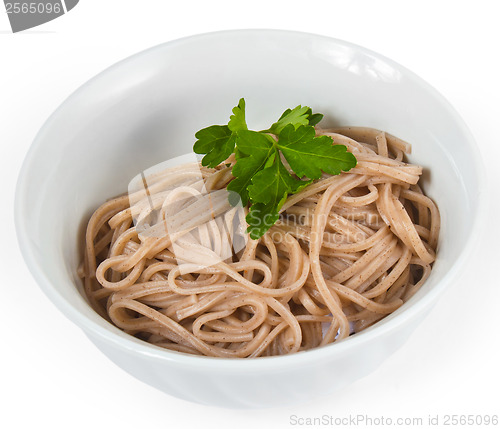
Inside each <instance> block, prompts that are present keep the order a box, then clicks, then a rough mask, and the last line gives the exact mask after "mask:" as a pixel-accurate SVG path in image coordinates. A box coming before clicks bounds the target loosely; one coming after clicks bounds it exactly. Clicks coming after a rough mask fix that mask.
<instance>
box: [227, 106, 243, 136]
mask: <svg viewBox="0 0 500 429" xmlns="http://www.w3.org/2000/svg"><path fill="white" fill-rule="evenodd" d="M227 125H228V127H229V129H230V130H231V131H232V132H233V133H235V132H238V131H241V130H248V127H247V123H246V120H245V99H244V98H240V101H239V103H238V105H237V106H236V107H235V108H234V109H233V114H232V115H231V116H230V117H229V123H228V124H227Z"/></svg>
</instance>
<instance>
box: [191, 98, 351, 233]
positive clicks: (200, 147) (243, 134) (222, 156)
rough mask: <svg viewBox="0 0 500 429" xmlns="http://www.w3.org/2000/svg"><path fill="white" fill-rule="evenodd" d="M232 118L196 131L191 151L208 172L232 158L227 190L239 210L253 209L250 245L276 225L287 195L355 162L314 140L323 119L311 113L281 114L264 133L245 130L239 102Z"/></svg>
mask: <svg viewBox="0 0 500 429" xmlns="http://www.w3.org/2000/svg"><path fill="white" fill-rule="evenodd" d="M232 112H233V114H232V115H231V116H230V118H229V123H228V124H227V125H212V126H210V127H207V128H203V129H202V130H200V131H198V132H197V133H196V134H195V137H196V138H197V139H198V140H197V141H196V143H195V144H194V147H193V150H194V152H195V153H197V154H203V155H205V156H204V157H203V159H202V165H204V166H206V167H210V168H214V167H216V166H218V165H219V164H220V163H222V162H223V161H225V160H226V159H227V158H228V157H229V156H230V155H231V154H232V153H234V154H235V156H236V163H235V164H234V166H233V168H232V174H233V176H234V177H235V178H234V180H232V181H231V182H230V183H229V185H228V186H227V189H228V190H229V191H233V192H235V193H237V194H238V195H239V197H240V198H241V202H242V204H243V205H247V204H248V203H250V204H251V205H250V210H249V213H248V215H247V217H246V220H247V223H248V225H249V226H248V232H249V234H250V237H251V238H253V239H258V238H260V237H262V235H264V234H265V232H266V231H267V230H268V229H269V228H270V227H271V226H273V225H274V224H275V223H276V221H277V220H278V218H279V211H280V209H281V207H282V206H283V204H284V203H285V201H286V199H287V197H288V196H289V195H291V194H295V193H297V192H299V191H300V190H301V189H303V188H304V187H306V186H307V185H309V184H310V183H311V182H312V181H313V180H315V179H319V178H320V177H321V174H322V173H323V172H325V173H328V174H332V175H336V174H340V172H341V171H348V170H350V169H351V168H353V167H355V166H356V158H355V157H354V155H353V154H352V153H350V152H347V148H346V147H345V146H344V145H334V144H333V139H332V138H331V137H329V136H319V137H316V131H315V129H314V125H316V124H317V123H318V122H319V121H321V119H322V118H323V115H322V114H320V113H314V114H313V112H312V109H311V108H310V107H307V106H304V107H302V106H297V107H295V108H294V109H287V110H285V112H283V114H282V115H281V117H280V118H279V119H278V121H276V122H275V123H274V124H272V125H271V127H269V129H267V130H263V131H251V130H249V129H248V126H247V123H246V119H245V100H244V99H243V98H242V99H240V101H239V103H238V105H237V106H236V107H235V108H234V109H233V110H232ZM282 157H283V158H284V159H285V160H286V161H287V163H288V165H289V166H290V169H291V170H292V171H289V169H287V167H285V165H284V164H283V161H282ZM233 195H234V194H233ZM232 203H233V204H234V203H235V201H232Z"/></svg>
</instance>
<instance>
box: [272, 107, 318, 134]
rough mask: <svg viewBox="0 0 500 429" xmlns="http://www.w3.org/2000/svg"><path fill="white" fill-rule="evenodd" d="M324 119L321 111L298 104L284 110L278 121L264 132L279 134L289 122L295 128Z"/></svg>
mask: <svg viewBox="0 0 500 429" xmlns="http://www.w3.org/2000/svg"><path fill="white" fill-rule="evenodd" d="M321 119H323V115H322V114H321V113H315V114H313V113H312V109H311V108H310V107H307V106H304V107H302V106H300V105H298V106H297V107H295V108H294V109H287V110H285V111H284V112H283V114H282V115H281V116H280V118H279V119H278V121H277V122H275V123H274V124H272V125H271V128H269V129H268V130H265V131H263V132H268V133H271V134H276V135H279V134H280V133H281V130H282V129H283V128H285V127H286V126H287V125H288V124H292V125H293V126H294V127H295V128H298V127H300V126H301V125H316V124H317V123H318V122H319V121H321Z"/></svg>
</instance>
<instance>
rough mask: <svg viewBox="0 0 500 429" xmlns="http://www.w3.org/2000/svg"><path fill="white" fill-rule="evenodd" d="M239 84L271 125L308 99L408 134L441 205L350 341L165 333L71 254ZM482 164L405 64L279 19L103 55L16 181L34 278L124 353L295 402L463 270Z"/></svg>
mask: <svg viewBox="0 0 500 429" xmlns="http://www.w3.org/2000/svg"><path fill="white" fill-rule="evenodd" d="M240 97H245V98H246V102H247V111H248V114H247V118H248V121H249V123H250V125H252V126H253V127H254V128H256V129H259V127H260V128H265V127H266V126H267V125H269V123H270V121H272V120H273V119H274V118H276V116H277V115H279V114H280V113H281V112H282V111H283V110H284V109H285V108H288V107H294V106H296V105H297V104H302V105H308V106H312V107H313V109H314V111H319V112H322V113H324V114H325V117H326V119H325V120H324V122H322V125H323V124H325V125H328V124H338V125H360V126H369V127H375V128H379V129H382V130H386V131H388V132H390V133H391V134H394V135H396V136H399V137H401V138H403V139H405V140H407V141H409V142H410V143H412V145H413V154H412V155H411V157H410V160H411V161H412V162H414V163H417V164H421V165H423V166H424V167H425V169H426V173H425V175H424V186H425V190H426V192H427V193H428V194H429V195H430V196H431V197H432V198H433V199H434V200H435V201H436V202H437V204H438V206H439V208H440V211H441V215H442V231H441V237H440V242H439V250H438V258H437V260H436V262H435V265H434V269H433V271H432V274H431V276H430V278H429V279H428V280H427V282H426V283H425V285H424V286H423V287H422V289H421V290H420V291H419V292H418V293H417V294H416V295H415V296H414V297H413V298H412V299H411V300H410V301H409V302H408V303H406V304H405V305H404V306H403V307H402V308H400V309H399V310H397V311H396V312H394V313H393V314H391V315H390V316H388V317H387V318H385V319H383V320H382V321H381V322H379V323H377V324H376V325H375V326H373V327H372V328H369V329H367V330H365V331H364V332H361V333H358V334H356V335H354V336H352V337H349V338H347V339H345V340H343V341H342V342H339V343H337V344H332V345H329V346H326V347H323V348H319V349H316V350H312V351H307V352H301V353H297V354H295V355H291V356H279V357H266V358H258V359H254V360H237V359H232V360H228V359H220V358H209V357H198V356H190V355H185V354H181V353H177V352H172V351H168V350H164V349H161V348H157V347H155V346H152V345H149V344H147V343H145V342H142V341H140V340H138V339H136V338H133V337H132V336H129V335H127V334H125V333H124V332H122V331H120V330H119V329H118V328H116V327H114V326H112V325H111V324H109V323H108V322H106V321H105V320H104V319H102V318H101V317H100V316H98V315H97V314H96V313H95V312H94V311H93V310H92V309H91V308H90V306H89V305H88V303H87V301H86V299H85V298H84V296H83V293H82V288H81V284H80V280H79V279H78V277H77V275H76V268H77V265H78V264H79V262H80V260H81V258H82V252H81V249H82V237H83V230H84V227H85V223H86V221H87V220H88V218H89V216H90V214H91V213H92V211H93V210H94V209H95V208H96V207H97V206H98V205H99V204H100V203H101V202H102V201H104V200H105V199H107V198H109V197H111V196H114V195H116V194H119V193H121V192H124V191H125V190H126V188H127V184H128V182H129V180H130V179H131V178H132V177H133V176H135V175H136V174H137V173H139V172H141V171H142V170H144V169H146V168H148V167H149V166H152V165H155V164H157V163H159V162H161V161H164V160H166V159H169V158H172V157H174V156H178V155H182V154H185V153H188V152H190V151H191V149H192V145H193V142H194V133H195V132H196V131H197V130H199V129H201V128H203V127H205V126H208V125H211V124H220V123H227V119H228V116H229V114H230V110H231V108H232V107H233V106H234V105H235V104H236V103H237V101H238V99H239V98H240ZM483 184H484V179H483V176H482V164H481V160H480V159H479V155H478V150H477V148H476V146H475V143H474V141H473V138H472V137H471V135H470V133H469V131H468V130H467V128H466V126H465V125H464V123H463V121H462V120H461V119H460V117H459V116H458V114H457V113H456V112H455V110H454V109H453V108H452V107H451V106H450V105H449V104H448V102H447V101H446V100H445V99H444V98H443V97H442V96H441V95H439V94H438V93H437V92H436V91H435V90H434V89H433V88H432V87H430V86H429V85H428V84H427V83H426V82H424V81H423V80H422V79H420V78H419V77H418V76H416V75H415V74H413V73H412V72H410V71H408V70H407V69H405V68H404V67H402V66H400V65H398V64H396V63H394V62H393V61H391V60H389V59H387V58H384V57H383V56H381V55H378V54H376V53H374V52H371V51H369V50H367V49H364V48H361V47H359V46H355V45H352V44H350V43H346V42H343V41H340V40H335V39H331V38H327V37H322V36H317V35H311V34H303V33H295V32H286V31H273V30H243V31H229V32H217V33H210V34H204V35H199V36H194V37H189V38H185V39H181V40H176V41H173V42H169V43H166V44H163V45H160V46H157V47H155V48H152V49H149V50H147V51H145V52H142V53H139V54H137V55H134V56H132V57H130V58H128V59H126V60H124V61H122V62H120V63H118V64H116V65H115V66H113V67H111V68H109V69H108V70H106V71H104V72H103V73H101V74H100V75H98V76H97V77H95V78H94V79H92V80H91V81H89V82H88V83H86V84H85V85H83V86H82V87H81V88H80V89H78V90H77V91H76V92H75V93H74V94H73V95H71V96H70V97H69V98H68V99H67V100H66V101H65V102H64V103H63V104H62V106H61V107H59V109H58V110H57V111H56V112H55V113H54V114H53V115H52V116H51V117H50V118H49V119H48V121H47V122H46V124H45V125H44V126H43V128H42V129H41V130H40V132H39V134H38V136H37V137H36V139H35V141H34V143H33V145H32V147H31V149H30V151H29V153H28V155H27V157H26V160H25V162H24V165H23V168H22V171H21V174H20V176H19V181H18V186H17V195H16V220H17V225H16V226H17V233H18V237H19V242H20V246H21V249H22V253H23V255H24V258H25V260H26V263H27V264H28V267H29V269H30V270H31V272H32V274H33V276H34V278H35V279H36V281H37V282H38V283H39V284H40V287H41V288H42V289H43V291H44V292H45V293H46V294H47V296H48V297H49V298H50V299H51V300H52V301H53V302H54V304H55V305H56V306H57V307H58V308H59V309H60V310H61V311H62V312H63V313H64V314H65V315H66V316H67V317H68V318H70V319H71V320H72V321H73V322H74V323H76V324H77V325H78V326H80V327H81V328H82V329H83V330H84V331H85V333H86V334H87V335H88V337H89V338H90V339H91V341H93V342H94V343H95V344H96V346H97V347H99V348H100V349H101V350H102V351H103V353H105V354H106V355H107V356H108V357H109V358H110V359H111V360H112V361H113V362H115V363H116V364H117V365H119V366H120V367H122V368H123V369H125V370H126V371H128V372H129V373H130V374H132V375H133V376H135V377H137V378H138V379H140V380H142V381H144V382H146V383H149V384H150V385H152V386H154V387H157V388H158V389H160V390H163V391H164V392H167V393H169V394H171V395H174V396H177V397H179V398H184V399H187V400H190V401H195V402H200V403H204V404H213V405H218V406H224V407H263V406H274V405H279V404H289V403H292V402H298V401H303V400H307V399H310V398H312V397H314V396H317V395H323V394H326V393H329V392H331V391H333V390H335V389H339V388H340V387H342V386H344V385H346V384H348V383H351V382H353V381H354V380H356V379H358V378H360V377H362V376H365V375H367V374H368V373H369V372H371V371H372V370H374V369H375V368H376V367H378V366H379V365H380V364H381V363H382V361H383V360H384V359H385V358H386V357H388V356H389V355H390V354H391V353H392V352H394V351H395V350H396V349H397V348H398V347H400V346H401V345H402V344H403V343H404V341H405V340H406V339H407V338H408V335H409V334H410V332H411V331H412V330H413V329H414V328H415V327H416V326H417V324H418V323H419V322H420V321H421V320H422V319H423V318H424V316H425V315H426V314H427V313H428V311H429V310H430V309H431V307H432V305H433V304H434V303H435V302H436V300H437V298H438V296H439V295H440V294H441V292H442V291H443V290H444V289H445V288H446V287H447V286H448V285H450V283H451V282H452V281H454V280H455V279H456V277H457V272H458V269H459V268H460V267H462V266H463V265H464V264H465V262H466V256H467V253H468V251H470V249H471V248H472V244H473V241H474V240H475V239H476V237H477V236H478V227H479V225H480V223H481V222H480V218H481V217H482V215H483V214H484V211H485V209H484V204H483V201H484V198H483V194H482V192H481V190H482V189H483Z"/></svg>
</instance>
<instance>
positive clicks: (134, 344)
mask: <svg viewBox="0 0 500 429" xmlns="http://www.w3.org/2000/svg"><path fill="white" fill-rule="evenodd" d="M235 34H239V35H246V36H248V37H252V36H262V35H266V34H269V35H271V34H272V35H278V36H280V37H284V38H286V37H301V38H310V39H315V40H322V41H324V42H328V43H332V44H335V45H339V46H343V47H348V48H350V49H355V50H357V51H360V52H362V53H363V54H365V55H370V56H372V57H375V58H377V59H379V60H381V61H383V62H385V63H387V64H389V65H390V66H391V67H394V68H395V69H398V70H400V71H402V72H404V74H405V76H406V77H407V78H409V79H411V80H412V81H417V82H418V84H419V85H420V86H422V87H423V88H425V90H426V91H428V93H429V94H430V95H431V96H432V97H433V98H434V99H436V100H437V101H438V102H439V103H440V104H441V105H442V106H443V107H444V108H446V110H447V112H448V113H449V114H450V116H451V117H452V119H453V121H454V122H455V124H456V126H457V127H459V131H460V133H461V134H462V135H463V136H464V140H465V142H466V143H467V145H468V147H469V148H470V149H472V150H471V151H472V153H473V154H474V156H473V158H472V159H471V160H470V163H471V166H472V168H473V169H474V173H475V176H476V179H477V181H478V184H479V190H478V204H477V207H476V212H475V218H474V221H473V223H472V224H471V226H470V228H469V235H468V237H467V239H466V244H465V246H464V247H463V249H462V250H461V251H460V254H459V256H458V258H457V259H456V260H455V261H454V262H453V264H452V266H451V268H450V269H449V270H448V271H447V272H446V273H445V274H444V276H443V278H442V279H441V280H440V281H439V282H438V283H437V284H436V285H435V286H434V287H433V288H432V289H431V290H429V291H427V292H426V293H425V295H423V296H422V297H420V299H419V300H418V301H417V302H415V303H413V304H412V305H411V306H410V307H408V308H406V309H404V311H401V313H399V314H397V316H396V317H393V318H391V319H390V320H386V321H385V323H383V324H380V325H379V324H375V325H373V326H372V327H370V328H368V329H366V330H364V331H362V332H360V333H358V334H356V335H353V336H351V337H348V338H346V339H345V340H342V341H339V342H338V343H333V344H329V345H326V346H324V347H317V348H315V349H311V350H307V351H302V352H298V353H295V354H291V355H283V356H266V357H260V358H258V359H238V358H220V357H208V356H197V355H189V354H185V353H180V352H175V351H171V350H167V349H162V348H160V347H157V346H154V345H152V344H149V343H146V342H144V341H141V340H139V339H136V338H134V337H132V336H129V338H125V337H122V336H120V335H118V333H117V332H116V331H115V332H114V331H113V328H114V329H118V328H116V327H114V326H113V325H111V324H110V325H109V327H104V326H101V325H99V324H98V323H97V322H96V321H94V320H92V319H91V318H89V317H87V316H86V315H84V314H83V313H81V312H80V311H79V310H78V309H76V308H75V307H74V306H73V305H71V304H70V303H69V302H68V301H66V299H65V298H63V296H62V295H61V294H60V293H59V292H58V291H57V290H56V289H55V288H54V287H53V286H52V284H51V281H50V279H49V278H48V277H47V276H46V275H45V273H44V272H43V269H42V267H41V266H40V265H39V263H38V261H37V258H36V256H35V254H34V252H33V250H32V248H31V245H30V239H29V236H28V232H27V231H28V230H27V224H26V221H25V219H24V215H23V203H24V201H25V200H26V198H27V194H28V184H29V172H30V171H31V166H32V165H33V163H34V162H35V161H36V155H37V152H38V151H39V150H40V149H39V148H40V146H41V145H42V143H43V141H44V134H45V133H46V132H47V130H49V129H50V128H51V126H52V123H54V122H55V121H56V119H57V117H58V116H59V114H60V113H61V111H64V109H65V108H66V106H68V105H70V104H71V103H72V101H73V99H75V98H76V97H77V96H78V95H79V94H80V93H81V92H83V91H85V89H86V88H87V86H89V85H91V84H92V83H93V82H94V81H97V80H100V79H103V78H106V76H107V75H108V74H110V73H111V72H113V71H114V70H116V69H118V68H120V67H121V66H122V64H126V63H127V62H129V61H135V60H137V59H138V58H140V57H141V56H145V55H149V54H151V53H152V52H153V51H155V50H164V49H166V50H169V49H172V48H176V47H177V46H178V45H182V44H184V43H196V42H197V41H198V40H202V39H206V38H211V37H231V36H232V35H235ZM486 186H487V181H486V173H485V167H484V163H483V161H482V159H481V155H480V150H479V147H478V146H477V143H476V142H475V140H474V137H473V135H472V133H471V132H470V130H469V129H468V127H467V125H466V124H465V122H464V120H463V119H462V118H461V116H460V115H459V114H458V112H457V111H456V110H455V108H454V107H453V106H452V105H451V104H450V102H449V101H448V100H447V99H446V98H445V97H444V96H443V95H441V93H439V92H438V91H437V90H436V89H435V88H434V87H433V86H431V85H430V84H429V83H427V82H426V81H425V80H424V79H422V78H421V77H419V76H418V75H417V74H416V73H414V72H412V71H411V70H409V69H407V68H406V67H404V66H402V65H400V64H399V63H397V62H395V61H393V60H391V59H390V58H387V57H385V56H384V55H381V54H379V53H377V52H375V51H372V50H371V49H367V48H365V47H363V46H360V45H357V44H354V43H351V42H347V41H344V40H341V39H337V38H334V37H330V36H325V35H320V34H314V33H309V32H302V31H292V30H281V29H254V28H250V29H236V30H222V31H211V32H205V33H200V34H194V35H190V36H186V37H182V38H179V39H175V40H171V41H168V42H165V43H161V44H159V45H156V46H153V47H150V48H148V49H146V50H143V51H140V52H138V53H135V54H133V55H131V56H128V57H126V58H125V59H122V60H121V61H119V62H117V63H115V64H113V65H111V66H110V67H108V68H106V69H104V70H103V71H101V72H100V73H98V74H97V75H95V76H94V77H92V78H91V79H90V80H88V81H87V82H85V83H84V84H83V85H81V86H80V87H78V88H77V89H76V90H75V91H74V92H72V93H71V94H70V95H69V96H68V97H67V98H66V99H65V100H64V101H63V102H62V103H61V104H60V105H59V107H58V108H57V109H56V110H55V111H54V112H53V113H52V114H51V115H50V116H49V118H48V119H47V120H46V122H45V123H44V125H43V126H42V127H41V129H40V130H39V132H38V133H37V135H36V136H35V139H34V141H33V143H32V144H31V147H30V148H29V150H28V152H27V154H26V157H25V159H24V162H23V164H22V167H21V170H20V173H19V176H18V179H17V184H16V191H15V202H14V218H15V228H16V234H17V238H18V243H19V247H20V250H21V253H22V255H23V257H24V260H25V262H26V265H27V266H28V269H29V271H30V272H31V274H32V276H33V278H34V279H35V281H36V282H37V283H38V285H39V287H40V288H41V289H42V291H43V292H44V293H45V295H46V296H47V297H48V298H49V299H50V300H51V301H52V302H53V303H54V305H55V306H56V307H57V308H58V309H59V310H60V311H62V312H63V313H64V314H65V316H66V317H68V318H69V319H70V320H71V321H72V322H74V323H75V324H76V325H77V326H79V327H80V328H81V329H83V331H84V332H85V333H86V334H87V335H90V336H91V337H92V338H94V337H97V338H98V339H100V340H101V341H104V342H106V343H110V344H112V345H113V346H115V347H116V348H119V349H121V350H122V351H126V352H128V353H134V354H135V353H136V354H139V355H142V356H143V357H145V358H149V359H155V360H159V361H164V362H169V363H170V364H175V365H180V366H186V367H193V366H195V367H197V368H204V369H213V370H224V371H238V370H245V371H257V370H263V369H266V370H276V369H278V370H283V369H285V368H289V367H290V366H292V367H294V366H302V365H306V364H311V363H312V362H313V361H320V360H324V359H329V358H332V356H334V355H340V354H343V353H346V352H349V351H351V349H354V348H356V347H358V346H360V345H362V344H366V343H369V342H371V341H373V340H375V339H376V338H378V337H381V336H384V335H387V334H389V333H391V332H392V331H394V330H396V329H397V328H400V327H401V326H402V325H404V324H406V323H407V322H408V321H410V320H411V319H413V318H415V317H417V316H418V315H419V314H421V313H423V312H424V311H425V310H426V309H430V307H431V306H432V305H433V304H435V302H436V301H437V298H438V297H439V296H440V295H441V294H442V292H443V291H444V290H445V289H446V288H447V287H448V286H449V285H450V284H451V282H452V280H454V279H455V278H456V277H457V275H458V274H459V272H460V271H461V270H462V269H463V268H464V266H465V263H464V262H465V261H466V260H467V257H468V256H469V255H470V254H471V252H472V251H473V249H474V247H475V244H477V242H478V241H479V237H480V236H481V230H482V226H483V225H484V222H483V219H484V218H485V216H486V212H487V208H486V198H485V195H486V194H487V192H486Z"/></svg>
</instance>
